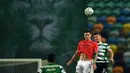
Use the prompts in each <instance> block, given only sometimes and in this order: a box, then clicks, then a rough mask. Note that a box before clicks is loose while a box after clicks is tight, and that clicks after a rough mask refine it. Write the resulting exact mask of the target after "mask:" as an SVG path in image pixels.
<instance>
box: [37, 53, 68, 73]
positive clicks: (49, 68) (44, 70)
mask: <svg viewBox="0 0 130 73" xmlns="http://www.w3.org/2000/svg"><path fill="white" fill-rule="evenodd" d="M54 62H55V55H54V54H52V53H51V54H49V55H48V64H47V65H44V66H43V67H41V68H40V69H39V70H38V71H37V73H66V71H65V70H64V68H63V67H62V66H61V65H58V64H56V63H54Z"/></svg>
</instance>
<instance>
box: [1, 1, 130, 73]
mask: <svg viewBox="0 0 130 73" xmlns="http://www.w3.org/2000/svg"><path fill="white" fill-rule="evenodd" d="M88 6H90V7H92V8H93V9H94V14H93V15H92V16H89V17H87V16H86V15H85V14H84V9H85V8H86V7H88ZM87 29H89V30H92V31H96V32H101V33H102V35H103V38H102V41H103V42H107V43H109V45H110V47H111V48H112V50H113V52H114V54H115V56H114V60H115V64H114V65H113V69H112V71H113V72H114V73H117V72H118V73H129V72H128V71H129V69H130V1H129V0H0V58H1V59H8V58H11V59H19V58H20V59H23V58H27V59H29V58H41V59H47V55H48V54H49V53H51V52H54V53H55V54H56V59H57V61H56V62H57V63H58V64H61V65H62V66H64V68H65V69H66V71H67V73H74V72H75V66H76V61H74V62H73V64H72V65H70V67H67V66H66V62H67V61H68V60H70V58H71V57H72V55H73V54H74V52H75V50H76V49H77V44H78V42H79V41H80V40H82V39H84V37H83V33H84V31H85V30H87ZM1 73H2V72H1ZM4 73H9V72H4ZM10 73H12V72H10ZM13 73H14V72H13ZM34 73H35V72H34Z"/></svg>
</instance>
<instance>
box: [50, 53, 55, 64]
mask: <svg viewBox="0 0 130 73" xmlns="http://www.w3.org/2000/svg"><path fill="white" fill-rule="evenodd" d="M54 61H55V54H54V53H50V54H49V55H48V62H54Z"/></svg>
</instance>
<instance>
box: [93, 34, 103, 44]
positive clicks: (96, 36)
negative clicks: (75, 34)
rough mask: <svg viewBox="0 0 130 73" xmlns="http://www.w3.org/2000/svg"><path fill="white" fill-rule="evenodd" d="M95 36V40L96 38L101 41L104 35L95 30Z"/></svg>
mask: <svg viewBox="0 0 130 73" xmlns="http://www.w3.org/2000/svg"><path fill="white" fill-rule="evenodd" d="M93 36H94V40H95V41H97V42H101V37H102V36H101V34H100V33H98V32H95V33H94V35H93Z"/></svg>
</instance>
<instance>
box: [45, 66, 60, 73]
mask: <svg viewBox="0 0 130 73" xmlns="http://www.w3.org/2000/svg"><path fill="white" fill-rule="evenodd" d="M43 73H61V69H60V67H59V65H57V64H49V65H46V66H44V67H43Z"/></svg>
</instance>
